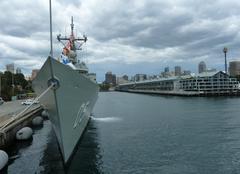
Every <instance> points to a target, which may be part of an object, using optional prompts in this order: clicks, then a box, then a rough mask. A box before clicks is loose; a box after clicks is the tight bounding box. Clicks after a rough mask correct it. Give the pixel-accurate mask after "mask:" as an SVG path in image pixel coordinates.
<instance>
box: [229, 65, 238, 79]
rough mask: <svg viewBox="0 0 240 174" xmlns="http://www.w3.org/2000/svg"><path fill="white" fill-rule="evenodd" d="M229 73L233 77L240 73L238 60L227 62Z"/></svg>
mask: <svg viewBox="0 0 240 174" xmlns="http://www.w3.org/2000/svg"><path fill="white" fill-rule="evenodd" d="M229 74H230V76H233V77H234V76H239V75H240V61H232V62H229Z"/></svg>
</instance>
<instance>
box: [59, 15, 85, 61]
mask: <svg viewBox="0 0 240 174" xmlns="http://www.w3.org/2000/svg"><path fill="white" fill-rule="evenodd" d="M70 26H71V35H70V37H66V36H65V37H61V34H59V35H57V40H58V41H59V42H60V43H62V44H63V46H64V48H66V49H68V51H69V54H68V55H67V56H68V58H69V60H70V61H71V62H72V63H73V64H77V52H76V51H77V50H81V46H82V45H83V43H85V42H87V37H86V36H85V35H83V37H82V38H79V37H77V38H75V36H74V31H73V30H74V23H73V17H72V18H71V24H70ZM64 41H65V42H64ZM75 42H78V43H79V42H80V43H79V46H78V47H76V44H75Z"/></svg>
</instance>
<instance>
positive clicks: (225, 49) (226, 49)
mask: <svg viewBox="0 0 240 174" xmlns="http://www.w3.org/2000/svg"><path fill="white" fill-rule="evenodd" d="M223 52H224V56H225V73H227V52H228V48H227V47H224V48H223Z"/></svg>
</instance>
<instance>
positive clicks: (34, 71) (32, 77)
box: [31, 69, 39, 80]
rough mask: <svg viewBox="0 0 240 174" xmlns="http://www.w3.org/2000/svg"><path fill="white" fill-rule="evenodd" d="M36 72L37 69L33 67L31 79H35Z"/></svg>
mask: <svg viewBox="0 0 240 174" xmlns="http://www.w3.org/2000/svg"><path fill="white" fill-rule="evenodd" d="M38 72H39V69H33V70H32V76H31V80H33V79H35V77H36V76H37V74H38Z"/></svg>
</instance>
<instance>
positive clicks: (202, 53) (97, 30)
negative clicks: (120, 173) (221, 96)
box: [0, 0, 240, 81]
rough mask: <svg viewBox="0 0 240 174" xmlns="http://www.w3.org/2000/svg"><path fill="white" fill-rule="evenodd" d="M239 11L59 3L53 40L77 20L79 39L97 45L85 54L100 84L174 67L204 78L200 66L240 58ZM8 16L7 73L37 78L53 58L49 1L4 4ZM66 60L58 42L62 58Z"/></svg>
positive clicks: (189, 4) (228, 5)
mask: <svg viewBox="0 0 240 174" xmlns="http://www.w3.org/2000/svg"><path fill="white" fill-rule="evenodd" d="M239 7H240V2H238V1H235V0H230V1H215V2H211V3H205V2H202V1H200V0H197V1H186V0H179V1H153V0H151V1H150V0H148V1H147V0H141V1H131V2H128V1H120V0H119V1H107V2H106V1H104V2H102V1H96V0H90V1H87V0H83V1H78V0H71V1H67V2H65V1H63V0H58V1H54V2H53V26H54V27H53V36H54V38H56V35H57V34H59V33H62V34H63V35H64V34H65V31H66V32H67V33H69V29H70V28H69V27H70V26H69V24H70V18H71V16H74V22H75V28H76V30H77V34H78V36H80V34H81V33H82V34H86V35H87V36H88V38H89V40H88V42H87V44H86V45H85V46H84V47H83V53H79V54H80V56H83V59H84V60H86V62H87V64H88V66H89V69H90V71H91V72H95V73H96V74H97V81H103V80H104V75H105V72H107V71H109V70H114V73H115V74H118V75H123V74H128V75H134V74H137V73H144V74H157V73H159V72H160V71H163V69H164V67H166V66H169V65H171V66H170V68H171V69H172V68H174V66H181V67H182V69H186V70H191V71H192V72H197V68H198V67H197V64H198V63H199V62H200V61H205V62H206V64H207V65H208V67H211V68H216V69H217V70H224V54H223V52H222V49H223V48H224V47H225V46H226V47H228V49H229V51H228V54H227V60H228V62H230V61H232V60H239V58H240V50H239V45H240V43H239V42H240V41H239V37H240V35H239V31H240V18H239V17H240V12H239V10H238V9H239ZM0 9H1V10H2V11H6V10H4V9H9V10H8V11H6V12H5V15H2V18H1V20H0V23H1V24H2V25H1V26H3V27H1V29H0V36H1V44H0V48H1V50H2V51H1V53H0V59H1V64H0V71H4V69H5V65H6V64H9V63H14V64H15V65H16V66H18V67H20V68H21V70H22V72H23V73H24V74H26V75H30V74H31V70H32V69H40V67H41V65H42V64H43V62H44V61H45V59H46V58H47V56H48V55H49V50H50V49H49V13H48V1H41V0H37V1H34V2H33V1H30V0H27V1H24V2H20V1H17V0H13V1H11V2H10V1H3V2H1V3H0ZM59 9H61V10H59ZM12 11H14V13H12ZM29 14H31V15H29ZM106 19H107V20H106ZM60 53H61V45H60V44H58V43H57V40H56V39H55V40H54V55H55V57H57V56H59V55H60Z"/></svg>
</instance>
